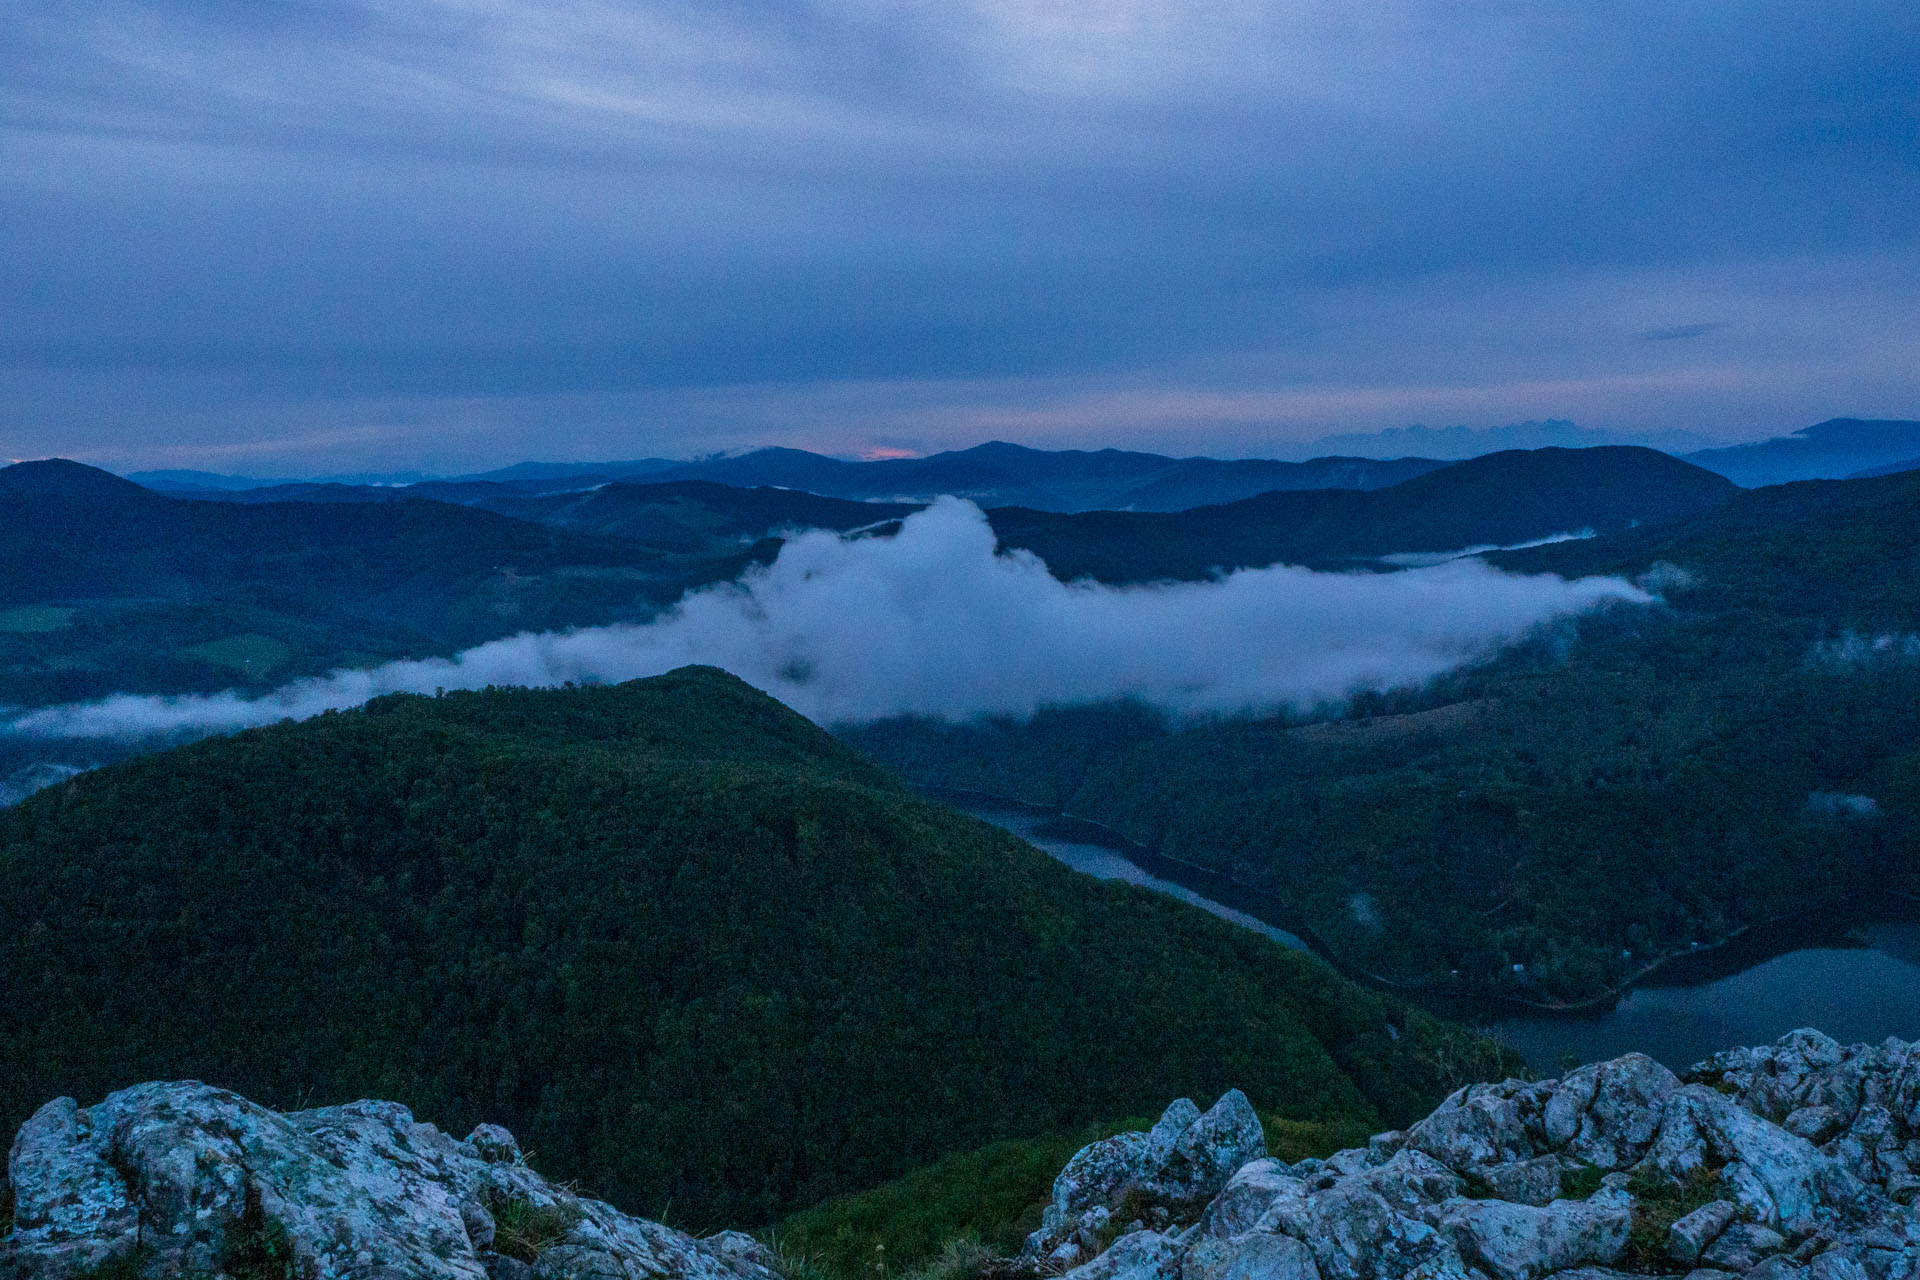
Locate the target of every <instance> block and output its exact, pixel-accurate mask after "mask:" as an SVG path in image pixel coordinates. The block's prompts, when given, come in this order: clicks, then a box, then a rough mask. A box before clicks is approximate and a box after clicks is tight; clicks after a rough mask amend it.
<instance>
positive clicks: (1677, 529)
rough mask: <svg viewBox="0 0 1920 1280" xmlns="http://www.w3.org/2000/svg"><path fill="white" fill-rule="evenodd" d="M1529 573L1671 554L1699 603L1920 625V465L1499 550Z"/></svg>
mask: <svg viewBox="0 0 1920 1280" xmlns="http://www.w3.org/2000/svg"><path fill="white" fill-rule="evenodd" d="M1489 559H1491V560H1492V561H1493V562H1494V563H1496V564H1500V565H1503V566H1505V567H1508V568H1512V569H1516V570H1520V571H1524V572H1535V573H1537V572H1552V573H1562V574H1583V573H1629V574H1633V573H1640V572H1643V571H1644V570H1646V569H1648V568H1649V567H1651V566H1652V565H1654V564H1657V563H1660V562H1662V561H1664V562H1666V563H1669V564H1673V565H1675V566H1676V567H1680V568H1683V569H1684V570H1685V572H1686V578H1685V580H1684V581H1669V582H1668V583H1667V587H1666V589H1667V590H1668V592H1669V593H1670V594H1673V593H1680V594H1684V596H1685V598H1686V600H1687V602H1688V605H1689V607H1690V608H1692V609H1695V610H1707V609H1719V610H1725V609H1735V608H1739V609H1748V610H1759V611H1761V612H1763V613H1765V614H1768V615H1771V616H1777V617H1788V618H1793V619H1796V620H1802V621H1812V622H1814V623H1816V624H1817V625H1820V626H1825V627H1828V628H1842V627H1866V628H1874V627H1895V628H1899V629H1901V630H1911V629H1913V628H1914V627H1915V626H1916V625H1920V471H1904V472H1899V473H1897V474H1894V475H1888V476H1877V477H1872V478H1869V479H1862V480H1803V481H1800V482H1798V483H1795V484H1782V485H1774V486H1771V487H1769V488H1765V489H1753V490H1749V491H1747V492H1744V493H1741V494H1739V495H1737V496H1736V497H1734V498H1733V499H1732V500H1731V501H1729V502H1727V503H1725V504H1724V505H1722V506H1718V507H1715V508H1713V509H1711V510H1708V511H1704V512H1701V513H1699V514H1697V515H1694V516H1691V517H1688V518H1686V519H1683V520H1679V521H1675V522H1674V523H1672V524H1670V525H1665V526H1662V527H1659V528H1646V529H1635V530H1632V531H1630V532H1626V533H1622V534H1619V535H1617V536H1615V537H1612V538H1605V539H1597V540H1595V541H1592V542H1585V543H1560V544H1556V545H1554V546H1550V547H1535V548H1530V549H1528V550H1525V551H1513V552H1503V553H1500V554H1497V555H1494V556H1490V557H1489Z"/></svg>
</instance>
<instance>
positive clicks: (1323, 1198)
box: [1303, 1183, 1468, 1280]
mask: <svg viewBox="0 0 1920 1280" xmlns="http://www.w3.org/2000/svg"><path fill="white" fill-rule="evenodd" d="M1303 1239H1304V1243H1306V1244H1307V1245H1308V1246H1309V1247H1310V1248H1311V1249H1312V1250H1313V1258H1314V1262H1315V1264H1316V1265H1317V1266H1318V1267H1319V1270H1320V1275H1321V1277H1322V1280H1467V1277H1468V1272H1467V1267H1466V1264H1465V1263H1464V1262H1463V1261H1462V1260H1461V1258H1460V1253H1459V1250H1458V1249H1456V1248H1455V1247H1454V1245H1453V1242H1452V1241H1450V1240H1449V1239H1447V1237H1446V1236H1444V1235H1443V1234H1441V1233H1440V1232H1439V1231H1437V1230H1435V1229H1434V1228H1433V1227H1431V1226H1429V1225H1427V1224H1426V1223H1425V1222H1422V1221H1421V1220H1420V1219H1418V1218H1415V1217H1411V1216H1408V1215H1406V1214H1402V1213H1398V1212H1395V1210H1394V1208H1393V1206H1392V1205H1390V1204H1388V1203H1387V1202H1386V1201H1385V1200H1384V1199H1382V1198H1381V1197H1380V1195H1379V1193H1378V1192H1375V1191H1372V1190H1370V1189H1368V1188H1366V1187H1363V1186H1356V1185H1351V1184H1348V1183H1342V1184H1341V1185H1339V1186H1337V1187H1334V1188H1333V1189H1331V1190H1329V1191H1326V1192H1324V1193H1322V1194H1321V1195H1318V1196H1316V1197H1314V1199H1313V1203H1312V1205H1311V1208H1310V1210H1309V1213H1308V1219H1307V1223H1306V1232H1305V1234H1304V1237H1303Z"/></svg>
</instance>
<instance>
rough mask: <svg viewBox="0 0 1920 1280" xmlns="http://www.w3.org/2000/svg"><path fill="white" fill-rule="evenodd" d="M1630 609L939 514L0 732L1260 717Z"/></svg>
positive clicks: (1405, 679)
mask: <svg viewBox="0 0 1920 1280" xmlns="http://www.w3.org/2000/svg"><path fill="white" fill-rule="evenodd" d="M1651 599H1652V597H1651V596H1650V595H1648V594H1647V593H1646V592H1645V591H1643V590H1641V589H1640V588H1638V587H1636V586H1634V585H1632V584H1631V583H1628V582H1626V581H1623V580H1621V579H1618V578H1583V579H1578V580H1574V581H1568V580H1565V579H1562V578H1559V577H1556V576H1552V575H1533V576H1524V575H1516V574H1509V573H1503V572H1501V571H1499V570H1496V569H1493V568H1491V567H1489V566H1488V565H1486V564H1484V563H1482V562H1480V561H1477V560H1455V561H1451V562H1448V563H1445V564H1439V565H1434V566H1431V567H1423V568H1415V569H1408V570H1404V571H1402V572H1398V573H1351V574H1348V573H1319V572H1314V571H1311V570H1307V569H1300V568H1293V567H1287V566H1273V567H1269V568H1263V569H1247V570H1241V571H1239V572H1236V573H1232V574H1228V575H1226V576H1224V577H1221V578H1218V579H1216V580H1213V581H1208V582H1189V583H1174V584H1164V585H1154V586H1141V587H1109V586H1102V585H1099V584H1096V583H1091V582H1074V583H1062V582H1060V581H1058V580H1056V579H1055V578H1054V577H1052V576H1051V575H1050V574H1049V573H1048V572H1047V569H1046V566H1045V565H1044V564H1042V563H1041V561H1040V560H1039V559H1037V558H1036V557H1034V556H1032V555H1030V554H1027V553H1025V552H1014V553H1012V554H1005V555H1000V554H996V553H995V549H994V534H993V531H992V529H991V528H989V527H988V524H987V522H986V519H985V517H984V516H983V515H982V514H981V513H980V511H979V509H978V508H976V507H974V506H973V505H972V504H970V503H967V502H964V501H961V500H959V499H953V498H945V499H942V500H940V501H939V502H937V503H935V504H934V505H933V506H932V507H930V508H928V509H927V510H926V511H924V512H921V513H919V514H917V515H913V516H909V517H908V518H907V519H906V520H905V521H904V522H903V523H902V525H901V527H900V531H899V533H898V534H897V535H896V536H893V537H842V536H840V535H837V534H833V533H827V532H821V531H813V532H808V533H803V534H800V535H798V536H796V537H794V538H792V539H791V540H790V541H788V543H787V544H786V546H785V547H783V548H782V550H781V552H780V554H779V557H778V558H777V559H776V560H775V561H774V563H773V564H772V565H771V566H769V567H767V568H766V569H763V570H755V571H752V572H750V573H749V574H748V575H747V576H746V577H744V578H743V579H741V580H740V581H739V582H736V583H726V584H722V585H719V586H714V587H708V588H703V589H701V590H698V591H695V592H691V593H689V594H688V595H687V596H686V598H684V599H683V600H681V601H680V603H679V604H677V605H676V606H674V608H672V609H671V610H669V611H668V612H667V613H665V614H663V615H662V616H661V617H660V618H658V619H657V620H655V621H653V622H651V623H648V624H645V625H637V626H635V625H624V626H608V627H593V628H584V629H580V630H575V631H570V632H550V633H543V634H523V635H517V636H511V637H508V638H505V639H501V640H496V641H492V642H490V643H487V644H483V645H479V646H477V647H475V648H472V649H468V650H466V651H464V652H461V653H458V654H455V655H454V656H452V657H450V658H430V659H423V660H417V661H404V662H393V663H388V664H386V665H383V666H378V667H373V668H371V669H367V670H354V671H339V672H335V673H333V674H331V675H327V676H322V677H315V678H310V679H303V680H297V681H294V682H292V683H289V684H287V685H285V686H284V687H282V688H281V689H279V690H277V691H275V692H273V693H270V694H267V695H264V696H261V697H256V698H248V697H244V696H242V695H241V694H239V693H237V692H226V693H218V694H207V695H201V694H195V695H186V696H134V695H118V696H115V697H111V698H107V699H105V700H102V701H97V702H90V703H84V704H73V705H66V706H55V707H49V708H44V709H41V710H36V711H33V712H30V713H28V714H26V715H23V716H20V717H19V718H18V719H16V720H14V721H13V723H12V728H13V730H14V731H15V732H19V733H25V734H33V735H40V736H46V737H68V738H135V737H142V736H148V735H154V734H167V733H183V732H194V731H206V732H219V731H223V730H231V729H239V728H244V727H247V726H251V725H261V724H270V723H273V722H275V721H278V720H282V719H287V718H293V719H302V718H305V717H308V716H313V715H317V714H319V713H321V712H323V711H327V710H335V709H340V708H346V707H352V706H357V705H359V704H361V703H363V702H365V701H367V700H368V699H369V698H373V697H377V696H379V695H381V694H386V693H398V692H415V693H431V692H433V691H434V690H436V689H474V688H482V687H485V686H488V685H528V686H553V685H559V684H563V683H566V682H569V681H572V682H576V683H590V682H602V683H604V682H613V681H620V680H630V679H635V678H638V677H641V676H648V675H656V674H659V673H661V672H664V671H669V670H672V669H673V668H675V667H679V666H684V665H686V664H688V663H706V664H710V665H713V666H718V667H722V668H725V669H726V670H728V671H731V672H733V673H734V674H736V675H738V676H740V677H741V678H742V679H744V680H746V681H748V682H749V683H751V684H753V685H755V686H757V687H758V688H761V689H763V690H765V691H767V692H768V693H770V694H772V695H773V696H775V697H777V698H779V699H780V700H781V701H782V702H785V703H787V704H788V705H789V706H791V707H793V708H794V709H795V710H797V711H800V712H801V713H802V714H804V715H806V716H808V717H810V718H811V719H813V720H815V721H818V722H821V723H835V722H842V721H854V720H871V719H878V718H882V717H885V716H891V715H899V714H910V713H911V714H925V715H936V716H945V717H949V718H953V719H965V718H968V717H973V716H979V715H1009V716H1026V715H1030V714H1032V713H1033V712H1034V711H1035V710H1036V709H1038V708H1039V707H1041V706H1044V705H1048V704H1059V703H1071V702H1088V701H1098V700H1104V699H1114V698H1121V697H1134V698H1138V699H1141V700H1143V701H1146V702H1149V703H1152V704H1154V705H1156V706H1159V707H1163V708H1166V709H1168V710H1170V711H1174V712H1179V713H1196V714H1205V713H1232V712H1242V711H1258V710H1262V709H1268V710H1271V709H1274V708H1278V707H1283V706H1311V705H1314V704H1318V703H1322V702H1328V701H1335V700H1338V699H1340V698H1343V697H1346V696H1349V695H1351V694H1353V693H1355V692H1358V691H1360V690H1364V689H1383V688H1392V687H1400V686H1407V685H1414V684H1418V683H1420V682H1422V681H1425V680H1428V679H1431V678H1432V677H1434V676H1436V675H1439V674H1440V673H1442V672H1444V671H1447V670H1449V669H1451V668H1453V667H1455V666H1458V665H1460V664H1461V663H1463V662H1467V661H1471V660H1473V659H1476V658H1479V657H1482V656H1485V655H1486V654H1488V653H1489V652H1491V651H1493V650H1494V649H1496V648H1498V647H1499V646H1500V645H1501V644H1503V643H1505V642H1507V641H1510V640H1512V639H1514V638H1516V637H1518V636H1520V635H1522V634H1524V633H1525V632H1527V631H1528V630H1529V629H1530V628H1533V627H1535V626H1537V625H1539V624H1541V623H1544V622H1548V621H1551V620H1553V619H1556V618H1561V617H1565V616H1568V615H1572V614H1575V613H1579V612H1581V611H1584V610H1588V609H1591V608H1594V607H1596V606H1599V605H1602V604H1605V603H1608V602H1631V603H1646V602H1648V601H1650V600H1651Z"/></svg>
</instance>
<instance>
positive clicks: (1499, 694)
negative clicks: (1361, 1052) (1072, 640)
mask: <svg viewBox="0 0 1920 1280" xmlns="http://www.w3.org/2000/svg"><path fill="white" fill-rule="evenodd" d="M1402 487H1403V488H1404V487H1406V486H1402ZM1494 559H1495V560H1496V562H1498V563H1502V564H1505V565H1507V566H1509V567H1513V568H1524V569H1526V570H1529V571H1546V570H1552V571H1558V572H1565V573H1594V572H1615V573H1625V574H1629V575H1639V576H1643V577H1644V580H1645V581H1647V582H1648V583H1649V585H1651V586H1653V587H1655V588H1657V589H1658V590H1659V591H1660V593H1661V595H1662V597H1663V602H1662V603H1660V604H1657V605H1655V606H1649V607H1642V606H1627V607H1616V608H1612V609H1609V610H1607V611H1605V612H1603V613H1600V614H1597V615H1593V616H1590V617H1587V618H1584V619H1581V620H1579V621H1577V622H1572V623H1567V624H1565V625H1563V626H1560V627H1557V628H1554V629H1552V630H1550V631H1548V632H1546V633H1543V634H1540V635H1538V636H1536V637H1534V638H1532V639H1531V640H1530V641H1529V642H1527V643H1524V644H1522V645H1519V646H1516V647H1515V648H1513V649H1511V650H1509V651H1508V652H1506V653H1504V654H1502V655H1500V656H1499V657H1497V658H1496V659H1493V660H1491V661H1489V662H1486V663H1484V664H1482V665H1480V666H1478V667H1475V668H1471V669H1468V670H1465V671H1462V672H1458V673H1456V674H1454V675H1451V676H1449V677H1446V678H1443V679H1441V680H1439V681H1436V682H1434V683H1433V684H1432V685H1430V686H1428V687H1426V688H1423V689H1419V690H1411V691H1402V692H1398V693H1392V694H1387V695H1366V696H1362V697H1359V698H1357V699H1355V700H1354V701H1353V702H1352V704H1351V705H1350V706H1348V707H1346V708H1343V709H1342V710H1341V711H1340V712H1338V713H1337V714H1334V715H1332V716H1331V717H1329V716H1326V715H1315V714H1314V713H1312V712H1311V711H1308V712H1296V713H1291V714H1287V715H1280V716H1274V717H1270V718H1267V719H1262V720H1253V721H1237V722H1199V723H1191V724H1172V723H1168V722H1166V721H1165V720H1164V719H1163V718H1162V717H1160V716H1159V715H1157V714H1155V713H1153V712H1151V711H1148V710H1146V709H1144V708H1129V707H1125V706H1120V707H1106V708H1078V709H1062V710H1055V711H1051V712H1047V713H1043V714H1042V715H1040V716H1039V717H1036V718H1035V719H1034V720H1033V721H1032V722H1031V723H1029V724H1012V723H993V722H987V723H979V724H972V725H964V726H954V725H948V724H942V723H935V722H930V721H914V720H896V721H890V722H884V723H881V724H876V725H870V726H865V727H860V728H849V729H847V730H845V731H844V736H845V738H846V740H848V741H850V742H852V743H854V744H856V745H858V746H860V747H861V748H862V749H863V750H865V751H868V752H869V753H871V754H872V755H873V756H874V757H875V758H877V759H879V760H881V761H883V762H885V763H887V764H888V765H890V766H891V767H893V768H895V769H897V770H899V771H900V772H901V773H902V774H903V775H904V776H906V777H908V778H910V779H912V780H914V781H916V782H922V783H933V784H939V785H945V786H955V787H964V788H971V789H976V790H981V791H987V792H992V793H997V794H1002V795H1008V796H1012V797H1015V798H1018V799H1023V800H1027V801H1031V802H1034V803H1039V804H1044V805H1047V806H1050V807H1054V808H1060V809H1064V810H1066V811H1069V812H1071V813H1073V814H1076V815H1080V816H1084V817H1088V818H1093V819H1096V820H1099V821H1102V822H1106V823H1108V824H1110V825H1112V826H1114V827H1117V828H1118V829H1120V831H1122V832H1123V833H1124V834H1126V835H1128V836H1130V837H1132V838H1134V839H1136V840H1138V841H1140V842H1141V843H1144V844H1147V845H1150V846H1153V847H1156V848H1158V849H1160V850H1161V851H1163V852H1165V853H1168V854H1171V855H1173V856H1176V857H1179V858H1183V859H1187V860H1190V861H1192V862H1196V863H1199V864H1202V865H1204V866H1207V867H1209V868H1212V869H1216V870H1221V871H1225V872H1228V873H1230V874H1231V875H1233V876H1234V877H1235V878H1237V879H1239V880H1242V881H1244V882H1246V883H1248V884H1251V885H1255V886H1257V887H1259V888H1262V889H1265V890H1268V891H1270V892H1271V893H1273V894H1275V895H1277V896H1278V897H1279V898H1280V899H1281V900H1282V901H1283V902H1284V903H1285V904H1287V906H1288V907H1289V908H1291V910H1292V911H1293V912H1294V913H1295V914H1296V915H1297V916H1299V917H1300V918H1302V919H1303V920H1304V921H1305V922H1306V923H1307V924H1308V925H1309V926H1310V927H1311V929H1312V930H1313V931H1314V932H1315V933H1316V934H1317V935H1318V936H1319V938H1320V939H1321V941H1322V942H1323V943H1324V944H1325V945H1326V946H1327V947H1328V948H1329V949H1330V950H1332V951H1333V952H1334V953H1335V954H1336V955H1338V956H1339V957H1341V958H1342V959H1344V960H1346V961H1349V962H1351V963H1352V964H1354V965H1355V966H1357V967H1359V968H1361V969H1364V970H1367V971H1369V972H1372V973H1374V974H1376V975H1378V976H1380V977H1382V978H1385V979H1388V980H1391V981H1393V982H1398V983H1407V984H1414V985H1416V986H1418V987H1421V988H1423V989H1426V990H1428V991H1437V992H1449V991H1458V992H1462V993H1466V994H1473V995H1486V994H1494V995H1511V996H1515V997H1519V998H1522V999H1526V1000H1531V1001H1536V1002H1546V1003H1556V1002H1566V1001H1578V1000H1581V999H1584V998H1588V997H1592V996H1595V995H1597V994H1600V993H1603V992H1605V991H1606V990H1607V989H1608V988H1610V987H1612V986H1614V985H1616V984H1618V983H1620V982H1621V981H1623V980H1624V979H1626V978H1627V977H1628V976H1630V975H1631V974H1633V973H1634V972H1636V971H1638V970H1640V969H1642V968H1644V967H1645V966H1646V965H1647V964H1649V963H1651V962H1652V961H1654V960H1657V959H1658V958H1660V957H1661V956H1663V955H1666V954H1668V953H1671V952H1675V951H1681V950H1686V949H1689V948H1690V947H1692V946H1693V945H1695V944H1709V943H1712V942H1715V941H1717V940H1720V939H1722V938H1724V937H1726V936H1728V935H1729V934H1730V933H1731V932H1733V931H1735V930H1737V929H1739V928H1741V927H1743V926H1747V925H1752V924H1756V923H1759V922H1763V921H1767V920H1770V919H1773V918H1775V917H1778V916H1781V915H1785V914H1789V913H1795V912H1804V911H1807V910H1809V909H1811V908H1814V907H1817V906H1821V905H1825V904H1829V903H1847V902H1854V903H1857V904H1858V905H1859V906H1860V908H1861V909H1863V910H1864V909H1869V908H1887V907H1892V906H1898V905H1899V904H1900V903H1901V902H1902V901H1911V899H1912V896H1913V895H1915V894H1920V848H1916V840H1917V839H1920V836H1917V835H1916V833H1920V737H1917V736H1916V734H1915V726H1916V725H1920V638H1916V636H1915V631H1916V627H1917V626H1920V476H1915V475H1912V474H1905V475H1897V476H1890V477H1885V478H1881V479H1873V480H1856V481H1811V482H1805V483H1802V484H1795V485H1786V486H1781V487H1779V488H1775V489H1765V490H1757V491H1753V492H1749V493H1743V494H1740V495H1738V496H1736V497H1735V498H1733V499H1732V500H1730V501H1728V502H1727V503H1725V504H1723V505H1721V506H1718V507H1715V508H1713V509H1712V510H1709V511H1706V512H1704V513H1701V514H1697V515H1695V516H1692V517H1689V518H1687V519H1685V520H1682V521H1679V522H1676V523H1673V524H1670V525H1668V526H1665V527H1663V528H1643V529H1633V530H1627V531H1623V532H1621V533H1618V534H1615V535H1611V536H1609V537H1602V538H1596V539H1592V540H1590V541H1586V542H1576V543H1564V544H1558V545H1555V546H1550V547H1542V548H1537V549H1534V550H1530V551H1525V552H1514V553H1508V554H1506V555H1503V556H1498V557H1494ZM1516 965H1517V966H1521V967H1520V968H1519V969H1517V970H1516V968H1515V966H1516Z"/></svg>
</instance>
